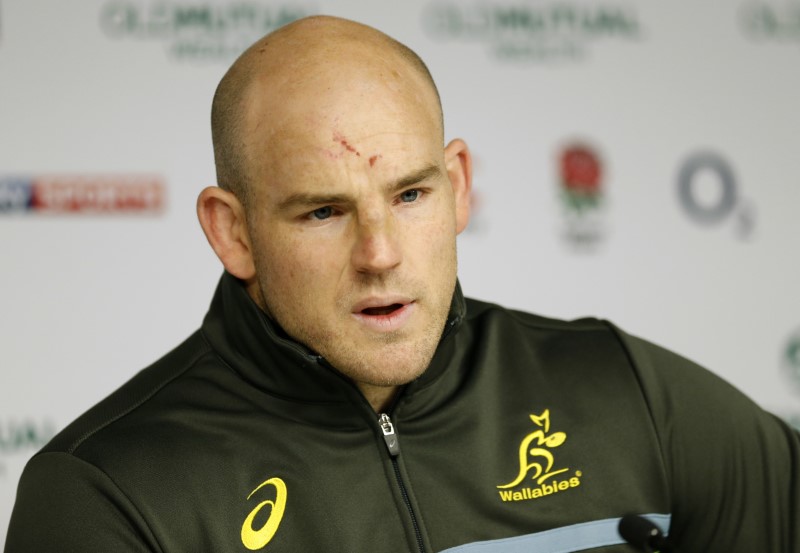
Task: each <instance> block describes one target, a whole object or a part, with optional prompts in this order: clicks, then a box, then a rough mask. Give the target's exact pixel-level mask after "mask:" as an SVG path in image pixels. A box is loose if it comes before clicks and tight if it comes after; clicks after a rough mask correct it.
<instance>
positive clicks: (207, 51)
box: [99, 0, 313, 62]
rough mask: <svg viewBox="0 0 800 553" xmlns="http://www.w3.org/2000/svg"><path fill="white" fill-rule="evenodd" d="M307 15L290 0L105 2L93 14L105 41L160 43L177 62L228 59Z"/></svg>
mask: <svg viewBox="0 0 800 553" xmlns="http://www.w3.org/2000/svg"><path fill="white" fill-rule="evenodd" d="M311 13H313V10H312V9H309V8H307V7H304V6H302V5H299V4H296V3H292V2H259V1H254V0H250V1H240V2H230V3H228V2H226V3H219V2H208V1H206V2H199V1H194V2H192V1H174V2H170V1H164V0H151V1H145V2H142V1H141V0H109V1H107V2H105V3H104V4H103V5H102V7H101V8H100V16H99V17H100V28H101V29H102V30H103V32H104V33H105V34H106V35H107V36H108V37H109V38H111V39H115V40H127V39H131V40H142V41H155V42H160V43H162V44H163V45H164V47H165V49H166V51H167V52H168V54H169V55H170V57H172V58H173V59H176V60H181V61H202V60H210V61H224V62H229V61H230V60H231V59H233V58H235V57H236V56H238V55H239V54H241V53H242V52H243V51H244V50H245V49H246V48H247V47H248V46H250V45H251V44H252V43H253V42H255V41H256V40H258V39H259V38H261V37H262V36H263V35H265V34H267V33H269V32H270V31H273V30H274V29H277V28H278V27H280V26H282V25H285V24H286V23H290V22H292V21H294V20H296V19H300V18H301V17H305V16H306V15H310V14H311Z"/></svg>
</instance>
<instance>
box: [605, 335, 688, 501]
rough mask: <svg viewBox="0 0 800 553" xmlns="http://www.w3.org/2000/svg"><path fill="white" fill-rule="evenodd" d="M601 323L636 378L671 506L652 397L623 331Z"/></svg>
mask: <svg viewBox="0 0 800 553" xmlns="http://www.w3.org/2000/svg"><path fill="white" fill-rule="evenodd" d="M601 322H602V323H603V324H604V325H605V326H606V327H607V328H608V329H609V330H610V331H611V333H612V334H613V336H614V338H615V339H616V341H617V343H618V344H619V346H620V348H621V349H622V351H623V352H624V354H625V357H626V359H627V360H628V364H629V365H630V367H631V372H632V373H633V375H634V378H636V383H637V385H638V387H639V390H640V391H641V393H642V398H643V399H644V403H645V406H646V407H647V414H648V416H649V418H650V424H651V425H652V426H653V432H654V433H655V436H656V440H657V442H658V452H659V456H660V458H661V466H662V470H663V472H664V479H665V481H666V483H667V488H668V490H669V494H670V504H672V503H673V498H672V489H673V482H672V477H671V475H672V471H671V470H670V469H671V467H670V466H669V457H668V456H667V454H666V451H665V446H664V436H663V434H662V429H661V428H660V427H659V425H658V422H657V419H656V416H655V413H654V412H653V405H654V402H653V401H652V397H651V395H650V393H649V391H648V389H647V387H646V386H645V383H644V381H643V379H642V374H641V371H640V368H639V366H638V364H637V362H636V357H635V355H634V354H633V352H632V351H631V349H630V347H629V344H628V343H627V341H626V340H625V339H624V338H623V336H622V334H623V331H622V330H621V329H620V328H618V327H617V326H616V325H614V324H613V323H611V322H610V321H606V320H602V321H601Z"/></svg>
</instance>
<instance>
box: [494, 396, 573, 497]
mask: <svg viewBox="0 0 800 553" xmlns="http://www.w3.org/2000/svg"><path fill="white" fill-rule="evenodd" d="M530 417H531V420H532V421H533V424H535V425H536V426H538V427H540V429H539V430H536V431H534V432H531V433H530V434H528V435H527V436H525V439H523V440H522V443H521V444H519V474H518V475H517V477H516V478H515V479H514V480H513V481H512V482H509V483H508V484H503V485H501V486H497V487H498V488H500V489H505V488H513V487H514V486H517V485H519V483H520V482H522V481H523V480H524V479H525V477H526V476H527V475H528V474H529V473H530V472H531V471H533V474H532V475H531V479H532V480H536V483H537V484H542V483H543V482H544V481H545V480H547V479H548V478H550V477H552V476H555V475H556V474H561V473H562V472H566V471H568V470H569V469H568V468H564V469H559V470H553V454H552V453H550V451H549V449H552V448H554V447H558V446H560V445H561V444H563V443H564V442H565V441H566V440H567V435H566V434H565V433H564V432H553V433H552V434H549V435H548V433H549V432H550V409H545V410H544V411H543V412H542V414H541V415H538V416H537V415H531V416H530ZM542 429H544V430H542ZM532 445H534V446H536V447H531V446H532ZM542 446H544V447H542ZM545 448H548V449H545ZM533 459H537V460H536V461H534V460H533ZM539 461H542V462H539Z"/></svg>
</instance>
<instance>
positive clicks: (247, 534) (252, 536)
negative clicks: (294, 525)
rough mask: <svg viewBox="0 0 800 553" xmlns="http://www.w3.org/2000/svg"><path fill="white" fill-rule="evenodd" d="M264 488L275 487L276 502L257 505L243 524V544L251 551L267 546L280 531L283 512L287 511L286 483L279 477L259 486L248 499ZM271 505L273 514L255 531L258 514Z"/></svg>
mask: <svg viewBox="0 0 800 553" xmlns="http://www.w3.org/2000/svg"><path fill="white" fill-rule="evenodd" d="M264 486H273V487H274V488H275V501H273V500H271V499H267V500H266V501H262V502H261V503H259V504H258V505H256V507H255V509H253V510H252V511H250V514H249V515H247V518H246V519H245V520H244V524H242V543H243V544H244V546H245V547H246V548H247V549H249V550H250V551H256V550H257V549H261V548H262V547H264V546H265V545H267V544H268V543H269V542H270V540H271V539H272V538H273V536H275V532H277V531H278V526H279V525H280V523H281V520H283V512H284V511H285V510H286V483H284V481H283V480H281V479H280V478H278V477H275V478H270V479H269V480H266V481H264V482H262V483H261V484H259V485H258V487H257V488H256V489H254V490H253V491H252V492H250V495H248V496H247V499H250V498H251V497H253V494H254V493H256V492H257V491H258V490H260V489H261V488H263V487H264ZM267 505H270V506H271V507H272V512H271V513H270V514H269V518H268V519H267V522H265V523H264V526H262V527H261V528H259V529H258V530H255V529H253V520H254V519H255V518H256V515H257V514H258V512H259V511H260V510H261V509H262V508H264V507H266V506H267Z"/></svg>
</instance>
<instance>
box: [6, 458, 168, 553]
mask: <svg viewBox="0 0 800 553" xmlns="http://www.w3.org/2000/svg"><path fill="white" fill-rule="evenodd" d="M32 551H36V552H37V553H56V552H58V553H79V552H80V553H94V552H98V553H100V552H110V551H113V552H114V553H153V552H160V551H161V549H160V548H159V547H158V544H157V543H156V541H155V539H154V537H153V535H152V532H150V530H149V528H148V527H147V524H146V523H145V521H144V520H143V519H142V517H141V515H140V514H139V513H138V511H137V510H136V508H135V506H134V505H133V504H131V502H130V501H129V500H128V498H127V497H125V496H124V494H122V492H121V491H120V490H119V489H118V488H117V487H116V485H115V484H114V482H113V481H112V480H111V479H110V478H109V477H108V476H107V475H106V474H104V473H103V472H102V471H101V470H99V469H98V468H97V467H95V466H93V465H90V464H88V463H86V462H85V461H83V460H81V459H79V458H77V457H75V456H73V455H69V454H67V453H52V452H51V453H40V454H39V455H36V456H35V457H33V458H32V459H31V460H30V461H29V462H28V465H27V466H26V467H25V470H24V471H23V474H22V478H21V479H20V483H19V487H18V489H17V498H16V502H15V504H14V510H13V512H12V514H11V522H10V523H9V527H8V535H7V537H6V545H5V553H30V552H32Z"/></svg>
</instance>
